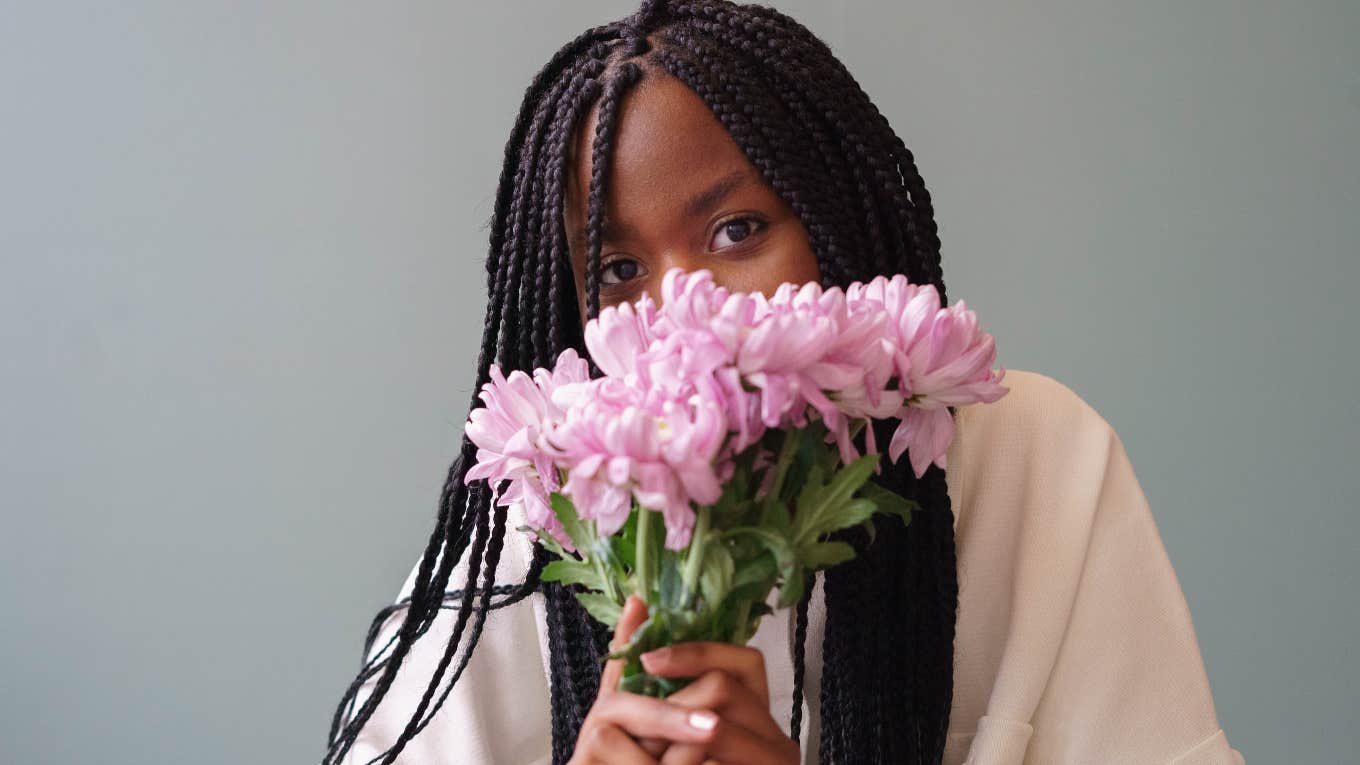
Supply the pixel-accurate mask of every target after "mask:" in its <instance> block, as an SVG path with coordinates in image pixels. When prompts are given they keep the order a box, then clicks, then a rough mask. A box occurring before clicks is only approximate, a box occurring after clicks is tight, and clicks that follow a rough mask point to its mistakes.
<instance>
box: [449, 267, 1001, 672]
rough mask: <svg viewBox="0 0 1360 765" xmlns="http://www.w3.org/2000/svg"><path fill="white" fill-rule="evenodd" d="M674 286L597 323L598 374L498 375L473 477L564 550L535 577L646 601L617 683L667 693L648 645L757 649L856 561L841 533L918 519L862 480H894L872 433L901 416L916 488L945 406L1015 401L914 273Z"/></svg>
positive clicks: (946, 437) (565, 356)
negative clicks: (771, 617) (831, 573)
mask: <svg viewBox="0 0 1360 765" xmlns="http://www.w3.org/2000/svg"><path fill="white" fill-rule="evenodd" d="M661 292H662V295H661V297H662V304H661V305H660V306H657V305H656V304H655V303H654V302H653V301H652V300H651V298H650V297H648V296H645V295H644V296H643V298H642V299H640V300H639V301H637V302H636V303H624V304H620V305H618V306H611V307H608V308H605V309H604V310H602V311H600V313H599V316H598V317H597V318H595V319H592V320H591V321H590V322H588V323H587V326H586V327H585V344H586V347H587V349H588V350H589V352H590V356H591V358H592V359H593V360H594V361H595V363H596V365H597V366H598V367H599V369H600V371H601V372H603V375H602V376H599V377H595V378H592V377H591V376H590V374H589V368H588V365H587V363H586V361H585V359H582V358H581V357H580V356H579V355H578V354H577V352H576V351H575V350H574V349H571V348H568V349H566V350H564V351H563V352H562V353H561V354H560V355H559V356H558V358H557V360H556V362H555V364H554V366H553V368H552V369H542V368H540V369H535V370H534V371H533V373H532V374H528V373H525V372H523V371H520V370H515V371H512V372H511V373H510V374H509V376H506V375H504V374H503V373H502V372H501V370H500V369H499V368H498V367H497V366H495V365H493V366H492V368H491V382H489V383H487V384H486V385H484V386H483V387H482V390H481V392H480V398H481V400H482V402H483V403H484V406H482V407H479V408H476V409H474V410H473V411H472V412H471V413H470V414H469V417H468V423H467V426H466V433H467V435H468V437H469V438H471V439H472V441H473V443H475V444H476V445H477V447H478V451H477V464H476V465H474V466H473V467H472V468H471V469H469V470H468V471H467V473H466V475H465V477H464V481H466V482H470V481H474V480H479V479H486V480H487V481H488V482H489V485H490V486H492V487H493V490H494V491H495V494H493V501H494V502H496V503H497V504H499V505H507V506H508V505H511V504H513V503H518V504H519V505H520V507H521V508H522V510H523V515H524V517H525V519H526V520H527V522H528V525H527V526H523V527H521V530H523V531H525V532H528V533H531V534H534V535H535V536H536V537H537V539H538V540H539V541H540V542H541V544H542V545H543V546H544V547H545V548H547V549H549V550H550V551H552V552H553V553H555V554H556V555H557V556H558V557H557V559H556V560H553V561H552V562H551V563H549V564H548V565H547V566H545V567H544V569H543V572H542V578H543V579H544V580H549V581H559V582H562V583H563V584H564V585H569V586H572V587H573V591H574V592H575V594H576V597H577V598H578V599H579V601H580V603H581V604H582V606H584V607H585V608H586V610H587V611H589V613H590V614H591V615H592V616H593V617H594V618H596V619H598V620H599V621H601V622H604V623H605V624H607V625H609V626H610V627H614V626H615V625H616V623H617V621H618V619H619V616H620V613H621V610H622V606H623V603H624V600H625V599H626V598H627V595H628V594H629V593H636V594H637V595H638V596H639V597H641V598H642V599H643V600H644V601H645V602H646V603H647V607H648V617H647V620H646V622H644V623H643V624H642V625H641V626H640V627H639V628H638V629H637V630H636V631H635V632H634V633H633V637H632V639H631V641H630V642H629V644H628V645H627V646H625V647H624V648H622V649H619V650H618V651H616V652H615V653H613V654H611V657H625V658H627V662H626V664H625V669H624V673H623V679H622V681H621V687H622V688H624V689H626V690H629V691H632V692H635V693H643V694H647V695H652V696H658V697H664V696H666V695H668V694H670V693H672V692H674V691H675V690H678V689H679V688H681V687H683V686H684V684H685V683H686V682H687V681H685V680H677V679H674V678H662V677H656V676H652V675H649V674H648V673H647V672H646V671H645V670H643V668H642V665H641V662H640V660H639V659H638V657H639V656H640V655H641V654H642V653H644V652H646V651H649V650H652V649H654V648H659V647H662V646H665V645H669V644H672V643H677V642H682V641H689V640H717V641H725V642H730V643H736V644H744V643H746V642H747V641H748V640H749V639H750V638H751V636H752V635H754V634H755V631H756V627H757V626H758V624H759V620H760V618H761V617H762V616H764V615H765V614H767V613H771V611H772V609H771V608H770V606H769V604H768V603H767V601H768V599H769V597H770V594H771V592H772V590H773V588H775V587H778V588H779V596H778V600H777V604H778V606H779V607H780V608H784V607H787V606H790V605H792V604H795V603H797V602H798V600H799V599H800V598H801V597H802V595H803V592H804V588H805V587H806V586H807V577H808V575H809V574H811V573H812V572H814V571H818V570H822V569H826V568H830V567H831V566H835V565H837V564H839V563H843V562H845V561H847V560H850V559H852V558H854V556H855V551H854V548H853V547H851V546H850V545H849V544H847V543H846V542H843V541H836V540H831V539H829V538H828V537H829V536H830V535H831V534H832V532H836V531H838V530H841V529H845V528H849V527H852V526H858V525H864V526H866V530H867V531H868V532H869V533H870V534H872V533H873V522H872V519H871V516H873V515H875V514H876V513H882V514H887V515H892V516H896V517H897V518H900V519H901V521H902V522H903V523H909V522H910V521H911V513H912V511H913V510H916V509H919V507H918V506H917V505H916V503H914V502H911V501H909V500H907V499H905V498H903V497H902V496H900V495H898V494H896V493H894V492H892V491H889V490H888V489H885V488H883V487H881V486H879V485H877V484H875V483H873V482H871V481H869V480H868V478H869V476H870V474H871V473H878V472H880V471H881V469H882V468H881V465H880V464H879V461H880V456H879V453H878V448H877V444H876V443H875V439H874V431H873V428H872V427H866V426H868V425H870V424H871V423H872V421H874V420H879V419H886V418H898V419H900V423H899V424H898V426H897V428H896V430H895V431H894V433H893V436H892V439H891V441H890V443H889V444H888V448H887V452H888V457H889V459H891V460H892V461H893V462H894V463H895V462H896V461H897V459H898V458H899V457H900V456H901V455H902V453H903V452H904V451H905V452H907V453H908V455H909V458H910V462H911V467H912V470H913V471H914V473H915V474H916V475H917V476H918V477H919V476H921V475H923V474H924V473H925V471H926V470H927V468H928V467H929V466H930V465H931V464H932V463H934V464H936V465H939V466H940V467H941V468H943V467H945V453H946V451H947V449H948V447H949V444H950V441H951V440H952V439H953V435H954V422H953V419H952V418H951V417H950V414H949V411H948V407H950V406H958V405H961V404H968V403H972V402H991V401H995V400H996V399H998V398H1000V397H1001V396H1003V395H1004V394H1005V393H1006V391H1007V389H1006V388H1005V387H1003V386H1001V385H1000V381H1001V380H1002V378H1003V377H1004V375H1005V370H1004V369H1001V370H993V369H992V364H993V363H994V361H995V358H996V350H995V343H994V340H993V338H992V337H991V335H989V334H987V333H985V332H982V331H981V330H980V329H979V328H978V323H977V318H976V316H975V315H974V313H973V312H972V311H970V310H968V308H967V306H966V305H965V304H964V302H963V301H958V303H956V304H955V305H953V306H950V307H943V306H941V305H940V299H939V293H938V292H937V291H936V290H935V288H934V286H933V285H914V284H911V283H909V282H908V281H907V279H906V277H905V276H903V275H900V274H899V275H895V276H893V277H891V278H888V277H882V276H880V277H877V278H875V279H873V280H872V281H870V282H868V283H867V284H866V283H860V282H855V283H853V284H851V285H850V286H849V287H847V288H845V289H844V290H842V289H840V288H838V287H835V288H830V289H825V290H824V289H822V288H821V286H820V285H818V284H817V283H813V282H810V283H808V284H804V285H802V286H798V285H795V284H792V283H785V284H783V285H781V286H780V287H779V289H778V290H777V291H776V292H775V294H774V295H773V296H771V297H769V298H766V297H765V296H764V295H762V294H760V293H743V292H734V291H729V290H727V289H726V288H724V287H720V286H716V285H715V284H714V283H713V278H712V274H711V272H709V271H708V270H706V269H705V270H699V271H693V272H686V271H683V270H681V269H679V268H672V269H671V270H669V271H668V272H667V273H666V274H665V276H664V277H663V281H662V288H661ZM861 433H862V434H863V438H862V439H859V437H860V435H861ZM857 439H859V440H862V442H863V453H862V454H861V451H860V446H859V444H858V443H857Z"/></svg>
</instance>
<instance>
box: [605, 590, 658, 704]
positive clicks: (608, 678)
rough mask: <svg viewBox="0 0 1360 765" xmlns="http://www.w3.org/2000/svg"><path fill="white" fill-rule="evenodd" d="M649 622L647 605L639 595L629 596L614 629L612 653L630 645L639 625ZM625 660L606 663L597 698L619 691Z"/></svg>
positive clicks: (611, 645)
mask: <svg viewBox="0 0 1360 765" xmlns="http://www.w3.org/2000/svg"><path fill="white" fill-rule="evenodd" d="M645 621H647V603H646V602H645V601H643V600H642V598H639V597H638V596H637V595H629V596H628V599H627V600H625V601H624V602H623V613H622V614H620V615H619V623H618V624H617V625H615V627H614V639H613V641H612V642H611V643H610V644H609V648H610V650H611V651H617V650H618V649H620V648H622V647H624V646H625V645H627V644H628V640H629V639H630V638H632V637H633V632H635V631H636V630H637V628H638V626H639V625H641V624H642V623H643V622H645ZM623 665H624V660H623V659H610V660H609V661H607V662H605V665H604V671H603V672H601V673H600V690H599V692H598V693H597V694H596V695H597V696H603V695H605V694H606V693H613V692H614V691H617V690H618V689H619V680H620V679H621V678H622V677H623Z"/></svg>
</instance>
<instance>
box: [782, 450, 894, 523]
mask: <svg viewBox="0 0 1360 765" xmlns="http://www.w3.org/2000/svg"><path fill="white" fill-rule="evenodd" d="M877 461H878V455H877V454H865V455H863V456H861V457H860V458H859V459H857V460H855V461H854V462H852V463H850V464H849V465H846V466H845V467H844V468H841V470H840V471H839V472H837V473H836V474H835V475H834V476H832V478H831V481H830V482H829V483H828V484H827V485H826V486H824V487H814V486H813V485H812V477H811V476H809V478H808V487H807V488H806V489H805V490H804V491H803V493H802V494H800V495H799V497H798V510H797V512H795V513H794V516H793V525H794V534H793V540H794V544H802V543H804V542H807V541H810V540H813V539H816V538H818V537H819V536H821V535H822V534H824V533H826V532H828V531H834V530H836V529H840V528H845V527H846V526H851V525H854V524H855V523H859V522H860V521H863V520H864V519H865V518H868V517H869V515H871V514H872V513H873V510H872V503H871V504H870V509H869V510H868V511H867V512H866V511H865V508H864V506H863V505H859V506H854V503H853V501H851V500H850V497H851V496H852V495H853V494H854V493H855V490H856V489H858V488H859V487H860V486H861V485H862V484H863V483H864V482H865V480H867V479H868V478H869V475H870V474H871V473H872V472H873V469H874V464H875V463H876V462H877ZM812 472H813V473H814V474H816V473H818V472H819V470H818V468H816V467H814V468H813V471H812ZM859 501H862V500H859ZM855 518H859V520H853V519H855Z"/></svg>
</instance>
